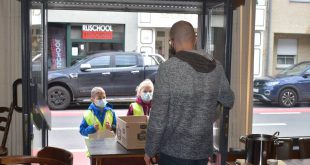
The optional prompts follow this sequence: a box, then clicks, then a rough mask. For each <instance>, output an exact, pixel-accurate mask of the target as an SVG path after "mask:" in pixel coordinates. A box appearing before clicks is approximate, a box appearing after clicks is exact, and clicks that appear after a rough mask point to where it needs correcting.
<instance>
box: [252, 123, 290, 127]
mask: <svg viewBox="0 0 310 165" xmlns="http://www.w3.org/2000/svg"><path fill="white" fill-rule="evenodd" d="M281 125H287V124H286V123H253V127H259V126H281Z"/></svg>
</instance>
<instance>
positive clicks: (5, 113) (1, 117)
mask: <svg viewBox="0 0 310 165" xmlns="http://www.w3.org/2000/svg"><path fill="white" fill-rule="evenodd" d="M12 115H13V108H12V106H11V107H10V108H8V107H0V124H1V125H0V131H2V132H3V138H2V143H1V146H0V156H6V155H8V149H7V148H6V141H7V138H8V134H9V129H10V124H11V120H12Z"/></svg>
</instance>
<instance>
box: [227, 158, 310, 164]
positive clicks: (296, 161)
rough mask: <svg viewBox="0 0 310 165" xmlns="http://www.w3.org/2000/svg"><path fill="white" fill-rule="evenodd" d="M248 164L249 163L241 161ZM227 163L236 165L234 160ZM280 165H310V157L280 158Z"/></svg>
mask: <svg viewBox="0 0 310 165" xmlns="http://www.w3.org/2000/svg"><path fill="white" fill-rule="evenodd" d="M241 164H242V165H248V164H247V163H241ZM227 165H236V164H235V163H234V162H227ZM278 165H310V159H288V160H279V162H278Z"/></svg>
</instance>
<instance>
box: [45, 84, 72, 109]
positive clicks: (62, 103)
mask: <svg viewBox="0 0 310 165" xmlns="http://www.w3.org/2000/svg"><path fill="white" fill-rule="evenodd" d="M70 101H71V96H70V92H69V91H68V90H67V89H66V88H64V87H62V86H53V87H51V88H49V89H48V106H49V107H50V109H55V110H59V109H66V108H67V107H68V106H69V105H70Z"/></svg>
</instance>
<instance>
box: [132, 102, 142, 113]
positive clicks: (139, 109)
mask: <svg viewBox="0 0 310 165" xmlns="http://www.w3.org/2000/svg"><path fill="white" fill-rule="evenodd" d="M131 106H132V108H133V115H134V116H144V111H143V107H142V105H140V104H138V103H131Z"/></svg>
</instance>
